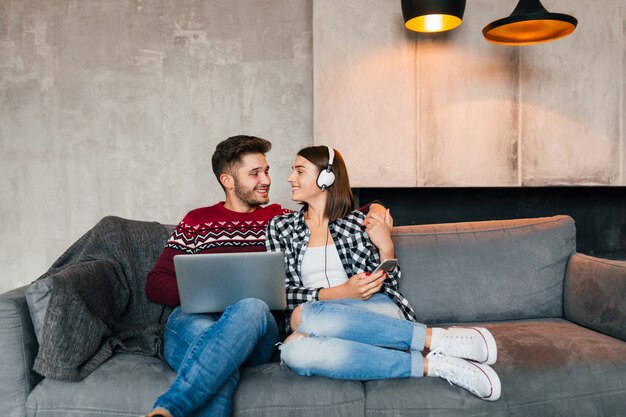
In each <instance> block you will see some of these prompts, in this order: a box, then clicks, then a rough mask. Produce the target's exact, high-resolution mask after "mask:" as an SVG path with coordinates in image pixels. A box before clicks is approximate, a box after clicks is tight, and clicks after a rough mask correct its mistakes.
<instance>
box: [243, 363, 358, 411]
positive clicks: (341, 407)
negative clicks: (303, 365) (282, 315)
mask: <svg viewBox="0 0 626 417" xmlns="http://www.w3.org/2000/svg"><path fill="white" fill-rule="evenodd" d="M364 396H365V394H364V391H363V384H362V383H361V382H360V381H343V380H338V379H328V378H322V377H306V376H299V375H296V374H295V373H293V372H291V371H290V370H289V369H287V368H285V367H284V366H281V365H280V364H278V363H268V364H265V365H260V366H255V367H252V368H245V369H243V371H242V374H241V382H240V383H239V387H238V388H237V392H236V393H235V399H234V403H235V412H234V415H235V416H246V417H292V416H301V417H319V416H323V417H331V416H336V417H340V416H341V417H344V416H345V417H348V416H363V411H364V407H365V397H364Z"/></svg>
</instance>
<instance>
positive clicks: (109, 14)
mask: <svg viewBox="0 0 626 417" xmlns="http://www.w3.org/2000/svg"><path fill="white" fill-rule="evenodd" d="M515 3H516V1H515V0H507V1H492V0H471V1H468V4H467V10H466V13H465V19H464V23H463V25H462V26H461V27H460V28H459V29H457V30H455V31H452V32H449V33H447V34H441V35H438V36H425V35H417V34H414V33H412V32H409V31H407V30H405V29H404V27H403V22H402V16H401V11H400V2H399V1H398V0H359V1H353V0H340V1H337V0H313V1H311V0H257V1H251V0H211V1H206V0H205V1H203V0H176V1H174V0H150V1H147V0H99V1H98V0H48V1H43V0H0V195H1V196H2V197H1V198H2V199H1V202H0V219H1V220H0V233H1V234H2V236H3V240H2V244H1V246H0V292H1V291H5V290H7V289H10V288H14V287H17V286H19V285H22V284H26V283H28V282H30V281H32V280H33V279H35V278H36V277H37V276H39V275H40V274H41V273H43V272H44V271H45V270H46V268H47V267H48V266H50V264H51V263H52V262H53V261H54V260H55V259H56V258H57V257H58V256H59V255H60V254H61V253H62V252H63V250H65V249H66V248H67V247H68V246H69V245H70V244H71V243H72V242H74V241H75V240H76V239H77V238H78V237H80V236H81V235H82V234H83V233H84V232H85V231H86V230H88V229H89V228H90V227H91V226H92V225H93V224H95V223H96V222H97V221H98V220H99V219H100V218H101V217H103V216H105V215H109V214H113V215H118V216H123V217H127V218H134V219H141V220H157V221H160V222H165V223H175V222H177V221H178V220H179V219H180V217H181V216H182V215H183V214H184V213H185V212H186V211H187V210H189V209H191V208H194V207H198V206H202V205H207V204H210V203H212V202H214V201H216V200H218V199H219V198H220V196H221V191H220V189H219V187H218V185H217V183H216V181H215V179H214V178H213V176H212V174H211V171H210V161H209V157H210V155H211V153H212V151H213V149H214V147H215V144H216V143H217V142H218V141H220V140H222V139H224V138H225V137H227V136H230V135H233V134H238V133H250V134H256V135H260V136H263V137H266V138H268V139H270V140H272V142H273V143H274V150H273V151H272V152H271V153H270V155H269V159H270V163H271V164H272V174H273V178H274V186H273V191H272V198H273V200H274V201H277V202H281V203H287V204H289V193H288V192H287V186H286V183H285V177H286V176H287V174H288V171H289V166H290V165H291V162H292V158H293V155H294V154H295V152H296V150H298V149H299V148H301V147H303V146H307V145H309V144H312V143H313V142H314V141H315V142H316V143H324V144H331V145H335V146H336V147H338V148H339V149H341V150H342V151H343V153H344V154H345V156H346V158H347V160H348V163H349V167H350V170H351V179H352V183H353V185H355V186H370V187H376V186H411V187H413V186H514V187H518V186H538V185H555V184H566V185H572V184H584V185H626V173H625V172H624V171H625V168H626V151H625V149H626V144H625V143H624V135H623V125H624V119H625V117H626V110H625V107H624V104H623V103H624V76H625V73H624V68H625V65H626V56H625V54H624V49H625V47H626V43H625V40H624V39H625V35H624V27H625V25H624V22H625V17H626V3H625V1H624V0H605V1H597V0H549V1H548V0H546V1H545V2H544V3H545V5H546V7H548V9H550V10H552V11H556V12H564V13H571V14H574V15H575V16H576V17H577V18H578V19H579V22H580V23H579V26H578V29H577V30H576V32H575V33H574V34H573V35H572V36H570V37H568V38H565V39H562V40H559V41H556V42H552V43H547V44H543V45H535V46H530V47H524V48H515V47H504V46H497V45H492V44H489V43H487V42H486V41H484V40H483V38H482V34H481V29H482V27H483V26H484V25H485V24H487V23H489V22H490V21H492V20H495V19H497V18H500V17H503V16H507V15H508V14H509V13H510V12H511V11H512V9H513V7H514V6H515ZM313 38H314V39H313ZM314 103H315V104H314Z"/></svg>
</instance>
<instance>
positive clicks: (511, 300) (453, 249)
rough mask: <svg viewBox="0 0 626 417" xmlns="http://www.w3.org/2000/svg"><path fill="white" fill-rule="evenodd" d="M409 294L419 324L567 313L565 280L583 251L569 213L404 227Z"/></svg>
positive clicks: (401, 245) (400, 246)
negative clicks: (574, 258) (578, 252)
mask: <svg viewBox="0 0 626 417" xmlns="http://www.w3.org/2000/svg"><path fill="white" fill-rule="evenodd" d="M392 237H393V240H394V242H395V249H396V254H397V256H398V259H399V261H400V266H401V269H402V279H401V281H400V290H401V292H402V293H403V294H404V295H405V296H406V297H407V298H408V299H409V301H410V302H411V304H412V306H413V308H414V309H415V312H416V313H417V317H418V320H419V321H422V322H425V323H443V322H448V323H450V322H472V321H496V320H514V319H529V318H541V317H562V316H563V281H564V276H565V268H566V265H567V261H568V259H569V256H570V255H571V254H572V253H574V252H575V250H576V229H575V225H574V220H573V219H572V218H571V217H569V216H554V217H543V218H535V219H519V220H502V221H482V222H465V223H448V224H432V225H418V226H399V227H395V228H394V230H393V236H392Z"/></svg>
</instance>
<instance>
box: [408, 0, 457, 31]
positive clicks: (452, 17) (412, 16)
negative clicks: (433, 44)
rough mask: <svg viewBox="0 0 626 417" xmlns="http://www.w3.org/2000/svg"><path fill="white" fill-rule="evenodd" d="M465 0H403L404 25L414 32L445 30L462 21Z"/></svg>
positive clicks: (454, 26)
mask: <svg viewBox="0 0 626 417" xmlns="http://www.w3.org/2000/svg"><path fill="white" fill-rule="evenodd" d="M464 11H465V0H402V15H403V16H404V26H405V27H406V28H407V29H409V30H412V31H414V32H431V33H432V32H444V31H446V30H450V29H454V28H456V27H457V26H459V25H460V24H461V23H462V20H463V12H464Z"/></svg>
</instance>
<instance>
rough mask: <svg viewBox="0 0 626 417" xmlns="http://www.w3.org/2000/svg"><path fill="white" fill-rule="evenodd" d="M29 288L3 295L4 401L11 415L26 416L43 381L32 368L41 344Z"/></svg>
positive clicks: (0, 353)
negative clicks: (32, 395)
mask: <svg viewBox="0 0 626 417" xmlns="http://www.w3.org/2000/svg"><path fill="white" fill-rule="evenodd" d="M26 289H27V287H21V288H17V289H15V290H12V291H9V292H6V293H4V294H0V340H2V348H0V375H2V377H1V378H0V404H2V405H3V410H2V411H3V415H8V416H10V417H23V416H25V415H26V399H27V398H28V395H29V394H30V392H31V391H32V390H33V388H34V387H35V385H37V383H38V382H39V380H40V377H39V376H38V375H37V374H36V373H35V372H33V371H32V367H33V363H34V362H35V356H36V355H37V349H38V348H39V345H38V344H37V339H36V338H35V331H34V330H33V325H32V323H31V320H30V314H29V312H28V306H27V304H26V296H25V294H26ZM7 413H8V414H7Z"/></svg>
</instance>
